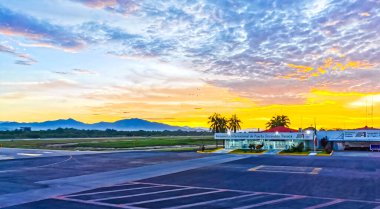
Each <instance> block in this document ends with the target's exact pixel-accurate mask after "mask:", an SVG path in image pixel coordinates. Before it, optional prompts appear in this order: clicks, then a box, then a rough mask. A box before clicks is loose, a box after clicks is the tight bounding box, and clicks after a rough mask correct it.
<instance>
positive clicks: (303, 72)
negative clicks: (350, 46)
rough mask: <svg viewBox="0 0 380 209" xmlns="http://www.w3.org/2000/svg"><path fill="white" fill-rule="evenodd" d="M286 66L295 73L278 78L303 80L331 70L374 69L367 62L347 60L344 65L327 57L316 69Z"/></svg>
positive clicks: (289, 64) (372, 65)
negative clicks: (294, 70)
mask: <svg viewBox="0 0 380 209" xmlns="http://www.w3.org/2000/svg"><path fill="white" fill-rule="evenodd" d="M287 66H288V67H291V68H293V69H296V72H291V73H289V74H286V75H281V76H279V77H280V78H285V79H298V80H305V79H308V78H310V77H316V76H320V75H324V74H325V73H326V72H328V71H331V70H341V71H344V70H346V69H369V68H372V67H374V66H375V65H374V64H371V63H369V62H367V61H352V60H349V61H347V62H346V63H345V64H343V63H341V62H338V61H334V60H333V58H331V57H329V58H327V59H326V60H324V62H323V65H320V66H317V67H316V68H313V67H311V66H304V65H295V64H291V63H288V64H287Z"/></svg>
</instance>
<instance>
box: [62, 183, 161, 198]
mask: <svg viewBox="0 0 380 209" xmlns="http://www.w3.org/2000/svg"><path fill="white" fill-rule="evenodd" d="M156 187H163V186H143V187H136V188H128V189H116V190H107V191H101V192H90V193H80V194H73V195H65V197H78V196H88V195H96V194H107V193H112V192H123V191H132V190H140V189H148V188H156ZM101 188H103V187H101Z"/></svg>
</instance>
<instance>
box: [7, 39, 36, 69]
mask: <svg viewBox="0 0 380 209" xmlns="http://www.w3.org/2000/svg"><path fill="white" fill-rule="evenodd" d="M0 52H3V53H6V54H10V55H13V56H15V57H17V58H20V59H21V60H16V61H15V64H18V65H32V64H35V63H37V61H36V60H35V59H33V58H32V57H31V56H30V55H28V54H25V53H19V52H16V50H15V49H14V48H13V47H11V46H6V45H2V44H0Z"/></svg>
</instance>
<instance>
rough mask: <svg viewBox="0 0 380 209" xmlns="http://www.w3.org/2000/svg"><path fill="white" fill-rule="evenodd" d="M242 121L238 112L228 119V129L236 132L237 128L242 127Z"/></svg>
mask: <svg viewBox="0 0 380 209" xmlns="http://www.w3.org/2000/svg"><path fill="white" fill-rule="evenodd" d="M240 123H241V120H240V119H239V118H238V117H237V116H236V114H234V115H232V116H231V118H230V119H229V120H228V129H230V130H231V131H233V132H234V133H236V131H237V130H240V129H241V127H240Z"/></svg>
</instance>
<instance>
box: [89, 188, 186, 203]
mask: <svg viewBox="0 0 380 209" xmlns="http://www.w3.org/2000/svg"><path fill="white" fill-rule="evenodd" d="M189 189H191V188H180V189H170V190H163V191H158V192H145V193H140V194H131V195H124V196H114V197H108V198H100V199H93V200H92V201H104V200H112V199H120V198H127V197H139V196H145V195H151V194H160V193H166V192H175V191H182V190H189Z"/></svg>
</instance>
